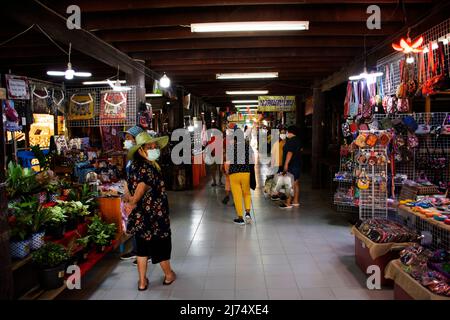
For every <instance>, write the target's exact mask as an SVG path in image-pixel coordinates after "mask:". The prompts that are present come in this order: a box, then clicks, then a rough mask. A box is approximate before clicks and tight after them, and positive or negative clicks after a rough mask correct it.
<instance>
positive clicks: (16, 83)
mask: <svg viewBox="0 0 450 320" xmlns="http://www.w3.org/2000/svg"><path fill="white" fill-rule="evenodd" d="M5 79H6V89H7V91H8V98H9V99H18V100H29V99H30V86H29V85H28V79H27V78H26V77H19V76H13V75H10V74H6V75H5Z"/></svg>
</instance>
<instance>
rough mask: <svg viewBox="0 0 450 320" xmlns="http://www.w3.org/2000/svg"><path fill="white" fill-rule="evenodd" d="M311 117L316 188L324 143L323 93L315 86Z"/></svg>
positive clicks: (313, 180)
mask: <svg viewBox="0 0 450 320" xmlns="http://www.w3.org/2000/svg"><path fill="white" fill-rule="evenodd" d="M313 106H314V109H313V119H312V157H311V163H312V170H311V176H312V187H313V189H318V188H320V187H321V174H320V171H321V168H320V167H321V157H322V150H323V143H324V140H325V139H324V136H325V135H324V127H323V119H324V117H325V95H324V93H323V92H322V90H321V89H320V87H318V86H316V87H315V88H314V89H313Z"/></svg>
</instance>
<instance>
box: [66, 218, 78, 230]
mask: <svg viewBox="0 0 450 320" xmlns="http://www.w3.org/2000/svg"><path fill="white" fill-rule="evenodd" d="M77 226H78V217H75V218H69V219H68V220H67V222H66V230H67V231H72V230H75V229H76V228H77Z"/></svg>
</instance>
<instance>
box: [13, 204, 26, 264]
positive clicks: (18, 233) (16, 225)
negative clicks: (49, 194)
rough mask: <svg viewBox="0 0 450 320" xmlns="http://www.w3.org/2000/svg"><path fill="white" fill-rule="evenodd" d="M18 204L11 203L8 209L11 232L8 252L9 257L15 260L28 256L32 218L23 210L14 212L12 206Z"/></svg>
mask: <svg viewBox="0 0 450 320" xmlns="http://www.w3.org/2000/svg"><path fill="white" fill-rule="evenodd" d="M17 204H18V203H13V205H12V207H11V206H10V207H9V209H12V210H10V212H12V213H10V214H9V217H8V224H9V227H10V230H11V234H10V236H11V237H10V251H11V257H12V258H15V259H23V258H25V257H26V256H28V255H29V254H30V239H29V236H30V234H31V225H32V216H31V214H30V213H29V212H28V211H26V210H24V211H21V210H15V209H14V206H15V205H17Z"/></svg>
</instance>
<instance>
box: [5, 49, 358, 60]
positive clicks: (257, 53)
mask: <svg viewBox="0 0 450 320" xmlns="http://www.w3.org/2000/svg"><path fill="white" fill-rule="evenodd" d="M362 52H363V49H362V48H334V49H333V50H326V49H323V48H311V47H307V48H306V47H305V48H268V49H265V50H261V49H221V50H219V49H212V50H178V51H167V52H161V51H153V52H151V51H148V52H134V53H130V55H131V56H132V57H134V58H137V59H142V60H152V59H155V60H159V59H180V60H181V59H223V58H234V59H240V58H253V57H254V58H273V57H280V58H284V57H295V58H298V59H301V58H303V57H318V56H321V57H354V56H357V55H360V54H361V53H362ZM0 54H1V52H0Z"/></svg>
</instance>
